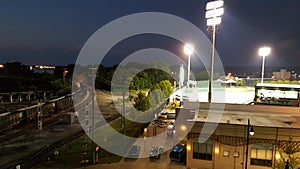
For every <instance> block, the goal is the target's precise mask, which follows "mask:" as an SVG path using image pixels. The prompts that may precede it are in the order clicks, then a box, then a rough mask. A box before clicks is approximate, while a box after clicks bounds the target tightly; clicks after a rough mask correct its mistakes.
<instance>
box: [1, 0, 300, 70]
mask: <svg viewBox="0 0 300 169" xmlns="http://www.w3.org/2000/svg"><path fill="white" fill-rule="evenodd" d="M224 1H225V14H224V15H223V17H222V18H223V20H222V24H221V25H220V28H219V31H218V34H217V46H216V48H217V50H218V52H219V55H220V58H221V60H222V62H223V64H224V65H226V66H228V65H235V66H245V65H249V66H260V65H261V58H260V57H259V56H258V54H257V50H258V48H259V47H260V46H262V45H264V44H266V45H270V46H271V47H272V53H271V56H270V57H268V58H267V60H266V65H267V66H271V65H274V66H300V31H299V30H300V23H299V16H300V12H299V6H300V1H299V0H287V1H285V0H264V1H261V0H224ZM206 2H207V1H204V0H90V1H84V0H49V1H40V0H26V1H23V0H15V1H11V0H2V1H1V4H0V21H1V27H0V62H8V61H21V62H23V63H25V64H49V65H50V64H55V65H66V64H70V63H75V61H76V58H77V56H78V54H79V51H80V48H81V46H82V45H83V44H84V43H85V42H86V41H87V39H88V38H89V37H90V36H91V35H92V34H93V33H94V32H95V31H97V30H98V29H99V28H101V27H102V26H104V25H105V24H107V23H109V22H110V21H113V20H114V19H117V18H119V17H122V16H125V15H128V14H132V13H137V12H165V13H170V14H173V15H177V16H179V17H182V18H184V19H186V20H188V21H190V22H192V23H193V24H195V25H196V26H197V27H199V28H200V29H201V30H202V31H203V32H205V33H207V31H206V21H205V18H204V13H205V4H206ZM207 35H208V36H209V34H208V33H207ZM143 38H146V40H147V41H148V43H146V44H144V45H138V46H137V47H136V45H133V44H137V43H138V41H139V40H142V39H143ZM133 39H134V38H133ZM135 39H136V40H135V42H130V40H127V41H124V42H123V43H120V44H119V45H117V46H116V47H115V48H114V49H113V51H111V52H110V53H109V56H107V57H106V59H105V62H104V64H106V65H110V64H116V63H118V62H119V61H120V60H121V58H123V57H126V55H128V54H130V53H131V52H133V51H135V50H139V49H141V48H147V47H161V48H165V49H168V50H174V51H175V53H176V51H177V52H178V50H181V47H180V44H179V43H178V42H176V41H174V42H172V40H170V39H165V40H166V43H162V42H161V40H159V39H160V38H157V37H149V36H144V37H139V38H135ZM162 39H164V38H162ZM158 42H160V43H158ZM131 45H132V46H131ZM133 46H135V47H133Z"/></svg>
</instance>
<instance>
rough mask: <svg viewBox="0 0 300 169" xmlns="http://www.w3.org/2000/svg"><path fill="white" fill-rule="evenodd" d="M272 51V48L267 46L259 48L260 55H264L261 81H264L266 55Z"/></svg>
mask: <svg viewBox="0 0 300 169" xmlns="http://www.w3.org/2000/svg"><path fill="white" fill-rule="evenodd" d="M270 52H271V48H270V47H265V46H264V47H262V48H260V49H259V50H258V54H259V56H262V57H263V60H262V66H261V83H264V72H265V57H266V56H268V55H269V54H270Z"/></svg>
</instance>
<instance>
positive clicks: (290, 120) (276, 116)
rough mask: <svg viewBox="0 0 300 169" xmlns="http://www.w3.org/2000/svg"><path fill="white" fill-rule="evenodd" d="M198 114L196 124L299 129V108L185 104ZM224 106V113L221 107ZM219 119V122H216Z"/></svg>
mask: <svg viewBox="0 0 300 169" xmlns="http://www.w3.org/2000/svg"><path fill="white" fill-rule="evenodd" d="M197 105H198V106H199V112H198V115H197V117H196V119H194V120H196V121H197V122H214V123H227V124H236V125H247V120H248V119H250V121H251V125H254V126H265V127H279V128H300V107H285V106H266V105H238V104H215V103H214V104H212V106H213V108H211V109H210V107H211V104H209V103H195V102H194V103H192V102H185V103H184V108H196V107H198V106H197ZM223 106H224V111H222V107H223ZM218 117H221V118H220V121H219V120H218V119H219V118H218Z"/></svg>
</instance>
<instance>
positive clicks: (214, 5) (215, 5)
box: [206, 1, 224, 10]
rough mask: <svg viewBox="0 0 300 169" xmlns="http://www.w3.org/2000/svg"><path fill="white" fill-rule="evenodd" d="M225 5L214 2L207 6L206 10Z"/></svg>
mask: <svg viewBox="0 0 300 169" xmlns="http://www.w3.org/2000/svg"><path fill="white" fill-rule="evenodd" d="M223 5H224V1H212V2H208V3H207V4H206V10H210V9H216V8H220V7H222V6H223Z"/></svg>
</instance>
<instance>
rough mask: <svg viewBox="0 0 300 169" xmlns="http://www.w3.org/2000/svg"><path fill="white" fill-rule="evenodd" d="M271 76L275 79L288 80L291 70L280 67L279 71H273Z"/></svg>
mask: <svg viewBox="0 0 300 169" xmlns="http://www.w3.org/2000/svg"><path fill="white" fill-rule="evenodd" d="M273 76H274V78H275V79H276V80H289V79H290V78H291V72H288V71H286V70H285V69H281V70H280V72H273Z"/></svg>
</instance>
